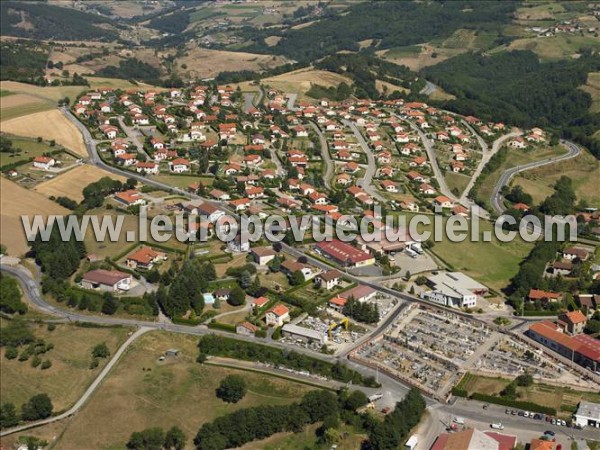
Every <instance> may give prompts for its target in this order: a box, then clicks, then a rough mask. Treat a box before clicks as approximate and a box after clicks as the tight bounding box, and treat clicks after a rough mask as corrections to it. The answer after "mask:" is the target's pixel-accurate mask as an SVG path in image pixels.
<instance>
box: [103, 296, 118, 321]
mask: <svg viewBox="0 0 600 450" xmlns="http://www.w3.org/2000/svg"><path fill="white" fill-rule="evenodd" d="M102 298H103V301H102V314H108V315H109V316H112V315H113V314H114V313H116V312H117V309H118V307H119V305H118V304H117V301H116V300H115V297H114V295H112V294H111V293H110V292H106V293H105V294H104V295H103V296H102Z"/></svg>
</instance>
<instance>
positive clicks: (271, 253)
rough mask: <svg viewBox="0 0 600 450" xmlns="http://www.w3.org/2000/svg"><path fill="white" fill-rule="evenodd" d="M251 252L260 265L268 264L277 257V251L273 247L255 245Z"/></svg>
mask: <svg viewBox="0 0 600 450" xmlns="http://www.w3.org/2000/svg"><path fill="white" fill-rule="evenodd" d="M250 254H251V255H252V257H253V258H254V262H256V264H258V265H259V266H266V265H267V264H268V263H269V262H271V261H272V260H273V259H275V256H276V255H277V252H276V251H275V250H273V248H271V247H254V248H252V249H251V250H250Z"/></svg>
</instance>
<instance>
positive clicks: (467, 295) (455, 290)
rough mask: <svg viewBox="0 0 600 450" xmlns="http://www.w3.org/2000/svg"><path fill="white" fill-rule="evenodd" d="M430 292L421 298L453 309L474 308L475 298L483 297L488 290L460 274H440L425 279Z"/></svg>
mask: <svg viewBox="0 0 600 450" xmlns="http://www.w3.org/2000/svg"><path fill="white" fill-rule="evenodd" d="M427 285H428V286H429V287H430V288H431V290H430V291H427V292H423V293H422V294H421V297H422V298H424V299H427V300H430V301H432V302H434V303H438V304H440V305H444V306H451V307H453V308H474V307H475V306H476V305H477V296H478V295H485V294H486V293H487V291H488V288H487V287H485V286H484V285H483V284H481V283H478V282H477V281H475V280H474V279H473V278H471V277H469V276H467V275H465V274H464V273H462V272H440V273H438V274H436V275H432V276H430V277H428V278H427Z"/></svg>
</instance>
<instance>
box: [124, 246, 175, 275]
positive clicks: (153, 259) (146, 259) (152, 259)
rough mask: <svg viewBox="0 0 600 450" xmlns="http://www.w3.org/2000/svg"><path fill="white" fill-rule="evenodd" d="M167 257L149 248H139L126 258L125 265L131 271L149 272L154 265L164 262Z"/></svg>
mask: <svg viewBox="0 0 600 450" xmlns="http://www.w3.org/2000/svg"><path fill="white" fill-rule="evenodd" d="M166 260H167V255H166V254H165V253H163V252H159V251H156V250H154V249H153V248H151V247H146V246H144V247H141V248H139V249H137V250H136V251H134V252H133V253H131V254H130V255H129V256H127V259H126V260H125V263H126V264H127V266H128V267H130V268H132V269H134V270H135V269H144V270H151V269H152V267H154V264H156V263H158V262H161V261H166Z"/></svg>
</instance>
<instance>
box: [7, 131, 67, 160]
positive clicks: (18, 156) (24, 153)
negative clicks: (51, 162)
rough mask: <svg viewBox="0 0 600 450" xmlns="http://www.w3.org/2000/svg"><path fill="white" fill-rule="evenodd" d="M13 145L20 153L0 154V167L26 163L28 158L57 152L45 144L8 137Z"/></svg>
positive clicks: (54, 148) (55, 148)
mask: <svg viewBox="0 0 600 450" xmlns="http://www.w3.org/2000/svg"><path fill="white" fill-rule="evenodd" d="M8 137H9V138H10V140H11V141H12V143H13V147H14V148H20V149H21V151H20V152H18V153H15V154H14V155H13V154H11V153H4V152H2V153H0V166H3V165H5V164H10V163H13V162H17V161H28V160H29V159H30V158H35V157H36V156H42V155H43V154H44V153H47V152H52V151H54V150H58V148H57V147H50V146H49V145H48V144H47V143H45V142H38V141H37V140H35V139H27V138H20V137H15V136H8Z"/></svg>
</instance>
